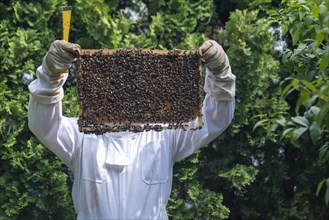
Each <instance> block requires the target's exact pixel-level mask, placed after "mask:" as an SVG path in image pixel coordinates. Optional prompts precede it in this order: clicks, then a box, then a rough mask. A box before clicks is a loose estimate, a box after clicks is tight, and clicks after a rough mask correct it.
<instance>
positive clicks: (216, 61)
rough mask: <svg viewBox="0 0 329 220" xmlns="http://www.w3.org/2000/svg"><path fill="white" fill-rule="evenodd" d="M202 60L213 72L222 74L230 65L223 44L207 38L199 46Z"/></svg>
mask: <svg viewBox="0 0 329 220" xmlns="http://www.w3.org/2000/svg"><path fill="white" fill-rule="evenodd" d="M199 53H200V55H201V59H202V61H203V62H204V63H205V66H206V67H207V68H208V69H209V70H210V71H211V72H212V73H213V74H221V73H222V72H223V71H224V70H225V69H226V68H227V67H228V66H229V60H228V58H227V55H226V53H225V51H224V50H223V48H222V46H221V45H219V44H218V43H217V42H216V41H214V40H207V41H206V42H204V43H203V44H202V46H201V47H200V48H199Z"/></svg>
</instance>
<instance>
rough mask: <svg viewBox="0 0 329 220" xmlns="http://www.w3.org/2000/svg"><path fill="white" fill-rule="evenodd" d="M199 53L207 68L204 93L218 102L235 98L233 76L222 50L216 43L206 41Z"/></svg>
mask: <svg viewBox="0 0 329 220" xmlns="http://www.w3.org/2000/svg"><path fill="white" fill-rule="evenodd" d="M199 53H200V56H201V59H202V61H203V62H204V63H205V66H206V67H207V71H206V73H207V74H206V78H205V87H204V90H205V91H206V93H208V94H210V95H212V96H213V97H214V98H215V99H216V100H218V101H228V100H232V99H233V97H234V96H235V76H234V75H233V74H232V72H231V67H230V62H229V59H228V57H227V55H226V53H225V51H224V50H223V48H222V47H221V46H220V45H219V44H218V43H217V42H216V41H213V40H208V41H206V42H204V43H203V44H202V46H201V47H200V49H199ZM209 72H210V73H209Z"/></svg>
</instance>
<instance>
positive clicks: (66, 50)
mask: <svg viewBox="0 0 329 220" xmlns="http://www.w3.org/2000/svg"><path fill="white" fill-rule="evenodd" d="M80 53H81V47H80V45H78V44H73V43H69V42H66V41H64V40H56V41H54V42H53V43H52V44H51V46H50V48H49V51H48V52H47V54H46V55H45V56H44V58H43V60H42V70H43V73H44V74H46V75H48V76H50V77H52V76H58V75H61V74H62V73H63V72H64V71H65V70H66V69H68V68H70V66H71V64H72V62H73V61H74V60H76V58H78V57H79V56H80Z"/></svg>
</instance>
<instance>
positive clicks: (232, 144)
mask: <svg viewBox="0 0 329 220" xmlns="http://www.w3.org/2000/svg"><path fill="white" fill-rule="evenodd" d="M67 4H70V5H71V6H73V13H72V19H71V31H70V41H71V42H75V43H79V44H80V45H81V46H82V48H120V47H121V48H158V49H165V48H166V49H173V48H180V49H197V48H198V47H199V46H200V45H201V44H202V42H203V41H204V40H205V39H206V38H208V37H209V38H213V39H214V40H217V41H219V42H222V44H223V46H224V48H225V49H227V54H228V56H229V58H230V63H231V66H232V70H233V73H234V74H235V75H236V76H237V96H236V100H237V104H236V112H235V118H234V121H233V123H232V125H231V126H230V127H229V129H228V130H227V131H226V132H225V133H224V134H223V135H221V136H220V137H218V138H217V139H215V140H214V141H213V142H211V143H210V144H209V146H207V147H206V148H204V149H202V150H201V151H199V152H197V153H196V154H194V155H193V156H191V157H190V158H188V159H186V160H184V161H182V162H180V163H178V164H176V165H175V173H174V185H173V189H172V195H171V198H170V201H169V204H168V207H167V211H168V214H169V216H170V218H171V219H228V218H229V219H326V218H328V214H327V207H326V206H325V203H328V201H329V186H328V185H329V178H328V176H327V174H328V168H327V167H328V161H329V143H328V141H327V140H328V126H329V118H328V108H329V106H328V90H329V88H328V85H329V83H328V63H329V58H328V57H329V52H328V51H329V50H328V38H329V37H328V33H329V31H328V27H329V25H328V20H329V19H328V18H329V15H328V7H329V6H328V2H326V1H321V0H312V1H302V0H294V1H283V3H282V5H281V9H279V8H276V6H279V2H278V1H277V0H275V1H268V0H253V1H237V0H234V1H230V2H229V3H226V2H221V1H211V0H202V1H193V0H170V1H164V0H160V1H156V0H150V1H118V0H91V1H87V0H76V1H65V0H52V1H50V0H46V1H32V0H31V1H17V0H13V1H1V2H0V73H1V74H0V100H1V102H0V115H1V117H0V135H1V139H0V146H1V147H0V157H1V161H0V193H1V197H0V203H1V207H0V213H1V214H0V219H74V218H75V213H74V209H73V205H72V201H71V197H70V191H71V188H70V187H71V183H72V182H71V181H72V176H71V173H70V171H68V170H67V168H66V167H65V166H64V165H63V164H62V163H61V162H60V161H59V160H58V159H57V158H56V157H55V156H54V155H53V154H52V153H51V152H49V151H48V150H46V148H45V147H44V146H42V145H41V144H40V143H39V141H38V140H36V138H35V137H34V136H33V135H32V134H31V132H30V131H29V130H28V128H27V105H28V98H29V92H28V89H27V83H28V82H29V81H30V80H31V77H32V78H35V76H34V72H35V70H36V68H37V67H38V66H39V65H40V64H41V60H42V57H43V56H44V54H45V53H46V51H47V49H48V48H49V45H50V43H51V42H52V41H54V40H55V39H60V38H61V35H62V33H61V32H62V28H61V25H62V24H61V13H60V9H61V7H63V6H66V5H67ZM236 9H241V10H236ZM269 9H271V11H268V10H269ZM267 12H271V17H270V18H268V16H267V15H268V14H266V13H267ZM229 14H230V16H229ZM224 24H225V28H224ZM277 27H281V28H282V31H283V34H284V35H283V40H284V41H285V42H286V43H287V47H286V48H285V51H284V53H281V52H280V51H276V50H274V45H275V43H276V40H277V38H276V37H277V34H276V32H275V30H277V29H276V28H277ZM223 28H224V29H223ZM75 71H76V69H75V66H73V67H72V68H71V70H70V76H69V80H68V81H67V83H66V84H65V86H64V89H65V98H64V99H63V114H64V115H66V116H71V117H76V116H77V114H78V107H77V100H76V87H75V77H74V73H75ZM283 97H284V98H285V100H284V99H283ZM323 198H324V202H323ZM49 207H51V208H49Z"/></svg>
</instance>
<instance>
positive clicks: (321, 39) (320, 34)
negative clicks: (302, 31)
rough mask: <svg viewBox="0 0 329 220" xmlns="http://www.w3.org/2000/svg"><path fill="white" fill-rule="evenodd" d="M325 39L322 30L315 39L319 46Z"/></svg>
mask: <svg viewBox="0 0 329 220" xmlns="http://www.w3.org/2000/svg"><path fill="white" fill-rule="evenodd" d="M323 40H324V33H323V32H322V31H321V32H319V33H317V34H316V36H315V41H316V45H317V47H318V46H320V45H321V44H322V42H323Z"/></svg>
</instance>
